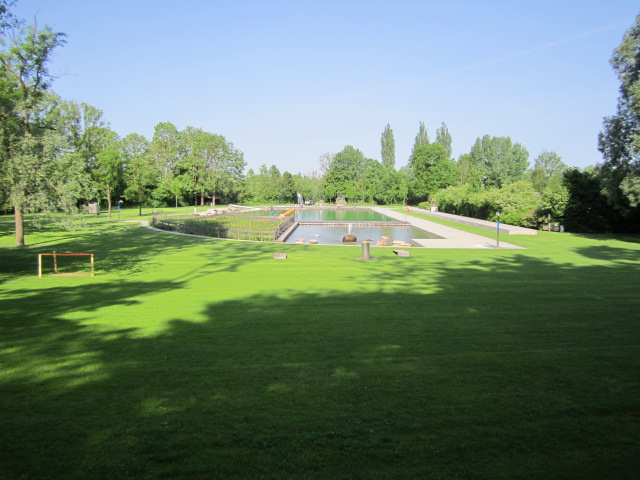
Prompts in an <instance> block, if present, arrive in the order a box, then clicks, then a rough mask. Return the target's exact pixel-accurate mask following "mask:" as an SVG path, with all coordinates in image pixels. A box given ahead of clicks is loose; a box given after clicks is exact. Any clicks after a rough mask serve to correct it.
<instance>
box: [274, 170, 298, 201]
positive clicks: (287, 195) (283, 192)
mask: <svg viewBox="0 0 640 480" xmlns="http://www.w3.org/2000/svg"><path fill="white" fill-rule="evenodd" d="M297 193H298V192H297V191H296V184H295V181H294V178H293V175H291V173H289V172H284V173H283V174H282V176H281V177H280V185H279V191H278V197H279V198H281V199H282V201H283V202H294V201H295V200H296V197H297V195H296V194H297Z"/></svg>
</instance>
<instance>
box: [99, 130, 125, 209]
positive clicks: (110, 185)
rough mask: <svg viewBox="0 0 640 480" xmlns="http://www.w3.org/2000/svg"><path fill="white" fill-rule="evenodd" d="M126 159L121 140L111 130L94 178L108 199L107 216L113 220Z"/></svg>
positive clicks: (100, 154) (101, 151)
mask: <svg viewBox="0 0 640 480" xmlns="http://www.w3.org/2000/svg"><path fill="white" fill-rule="evenodd" d="M123 163H124V159H123V155H122V151H121V149H120V140H119V139H118V136H117V135H116V133H115V132H113V131H111V130H109V134H108V135H106V138H105V144H104V146H103V147H102V149H101V150H100V151H99V152H98V154H97V155H96V168H95V170H94V177H95V181H96V184H97V185H98V187H99V189H100V190H101V191H102V192H104V195H105V198H106V199H107V216H108V217H109V218H111V203H112V195H113V193H114V190H115V189H116V188H117V187H118V186H119V185H120V184H121V183H122V181H123V172H124V169H123V167H124V165H123Z"/></svg>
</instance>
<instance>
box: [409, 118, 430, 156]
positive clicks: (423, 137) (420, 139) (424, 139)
mask: <svg viewBox="0 0 640 480" xmlns="http://www.w3.org/2000/svg"><path fill="white" fill-rule="evenodd" d="M423 145H429V132H427V127H425V126H424V122H420V125H419V127H418V134H417V135H416V139H415V141H414V142H413V148H412V149H411V155H413V154H414V153H415V151H416V148H418V147H421V146H423Z"/></svg>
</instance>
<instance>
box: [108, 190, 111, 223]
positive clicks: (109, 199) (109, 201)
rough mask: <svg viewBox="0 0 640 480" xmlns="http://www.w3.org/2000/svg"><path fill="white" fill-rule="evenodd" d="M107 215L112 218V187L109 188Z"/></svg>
mask: <svg viewBox="0 0 640 480" xmlns="http://www.w3.org/2000/svg"><path fill="white" fill-rule="evenodd" d="M107 217H108V218H111V189H110V188H107Z"/></svg>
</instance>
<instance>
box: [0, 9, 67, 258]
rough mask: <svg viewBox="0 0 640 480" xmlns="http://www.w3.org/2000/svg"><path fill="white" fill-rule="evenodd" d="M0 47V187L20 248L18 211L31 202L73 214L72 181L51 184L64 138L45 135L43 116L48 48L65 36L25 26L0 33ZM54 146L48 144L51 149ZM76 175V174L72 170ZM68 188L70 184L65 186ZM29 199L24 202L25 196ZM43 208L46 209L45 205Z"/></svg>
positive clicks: (47, 84)
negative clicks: (12, 216)
mask: <svg viewBox="0 0 640 480" xmlns="http://www.w3.org/2000/svg"><path fill="white" fill-rule="evenodd" d="M10 5H11V4H7V3H6V2H5V3H4V4H3V5H2V6H3V7H4V10H3V11H0V16H1V17H2V18H0V21H2V27H3V28H2V31H1V33H3V34H4V33H5V32H4V31H3V30H4V29H5V28H6V27H7V26H8V24H9V23H12V22H11V21H10V18H9V17H10V15H9V14H8V10H7V7H8V6H10ZM4 37H5V38H4V39H3V40H6V43H5V41H3V42H2V43H1V44H0V45H1V46H2V49H1V50H0V96H1V98H0V109H1V111H0V118H1V119H2V153H1V154H0V171H1V172H3V175H2V177H3V178H2V181H0V188H2V189H3V190H5V196H8V197H9V199H10V201H11V203H12V204H13V206H14V211H15V213H16V216H15V237H16V245H19V246H24V244H25V242H24V221H23V212H24V211H28V210H30V209H31V208H33V207H34V205H45V204H46V205H54V206H55V207H62V208H65V209H68V210H69V209H70V210H69V211H70V212H73V211H74V210H75V208H71V207H72V206H74V203H75V202H74V201H75V200H76V199H74V198H69V197H68V195H70V194H73V192H76V191H78V190H79V188H78V185H77V184H76V183H75V182H63V184H62V185H57V184H56V180H57V179H56V178H55V177H56V172H57V171H59V168H57V167H59V164H58V163H57V160H58V157H56V155H55V154H56V153H58V152H59V151H64V150H66V149H65V148H64V147H61V145H60V142H61V141H62V140H63V139H62V138H61V137H60V136H59V135H52V134H51V133H50V127H51V125H50V123H49V121H48V119H47V113H48V112H47V107H48V105H49V104H50V103H49V102H47V92H48V90H49V87H50V82H51V80H52V78H53V77H52V76H51V75H50V74H49V71H48V62H49V60H50V58H51V56H52V55H53V51H54V50H55V49H56V48H57V47H58V46H61V45H64V42H65V40H64V34H63V33H55V32H53V31H52V30H51V28H50V27H48V26H45V27H43V28H42V29H38V28H37V27H36V26H35V25H29V26H27V27H25V28H21V29H20V30H18V31H17V32H16V31H14V32H12V34H10V35H4ZM51 147H53V148H51ZM71 177H72V178H74V179H75V178H76V173H75V172H73V173H72V174H71ZM68 186H72V187H71V188H67V187H68ZM31 197H38V198H41V199H42V198H44V197H48V198H50V199H51V198H53V199H55V201H54V202H44V201H36V202H34V201H33V199H32V198H31ZM28 198H29V200H27V199H28ZM47 210H50V209H49V208H47Z"/></svg>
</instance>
